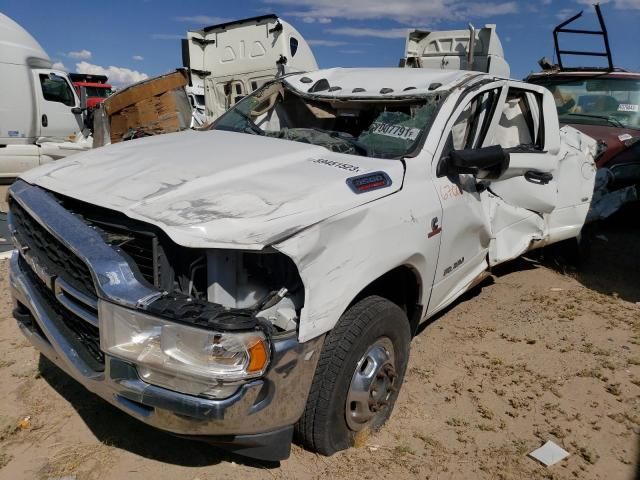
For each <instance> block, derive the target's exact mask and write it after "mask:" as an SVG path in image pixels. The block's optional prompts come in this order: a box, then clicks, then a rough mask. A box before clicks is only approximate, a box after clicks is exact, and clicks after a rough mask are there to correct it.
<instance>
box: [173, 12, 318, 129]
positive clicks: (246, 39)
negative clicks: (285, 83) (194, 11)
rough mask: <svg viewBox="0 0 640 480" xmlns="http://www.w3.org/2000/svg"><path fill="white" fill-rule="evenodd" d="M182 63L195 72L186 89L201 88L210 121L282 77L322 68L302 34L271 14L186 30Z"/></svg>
mask: <svg viewBox="0 0 640 480" xmlns="http://www.w3.org/2000/svg"><path fill="white" fill-rule="evenodd" d="M182 63H183V66H184V67H185V68H187V69H189V71H190V73H191V84H190V86H189V87H188V88H187V91H190V90H189V89H190V88H193V89H194V90H193V91H195V90H196V89H199V88H203V94H204V104H205V107H206V108H205V117H206V119H207V120H208V121H212V120H215V119H216V118H218V117H219V116H220V115H222V114H223V113H224V112H226V111H227V110H228V109H229V108H231V107H232V106H233V105H234V104H235V103H236V102H237V101H238V100H240V99H242V98H243V97H244V96H246V95H247V94H249V93H251V92H253V91H254V90H257V89H258V88H260V87H262V86H263V85H264V84H265V83H267V82H270V81H271V80H273V79H274V78H275V77H276V76H277V75H279V74H285V73H292V72H306V71H311V70H317V69H318V64H317V63H316V59H315V57H314V56H313V52H312V51H311V47H309V44H308V43H307V41H306V40H305V39H304V37H303V36H302V35H301V34H300V32H298V31H297V30H296V29H295V28H294V27H293V26H291V24H289V23H287V22H285V21H284V20H282V19H280V18H278V17H277V16H276V15H273V14H270V15H262V16H259V17H252V18H245V19H242V20H237V21H233V22H226V23H221V24H218V25H212V26H210V27H205V28H203V29H200V30H193V31H190V32H187V38H186V39H183V40H182ZM196 100H197V98H195V97H194V101H196ZM194 108H197V107H194ZM199 116H200V117H201V115H199Z"/></svg>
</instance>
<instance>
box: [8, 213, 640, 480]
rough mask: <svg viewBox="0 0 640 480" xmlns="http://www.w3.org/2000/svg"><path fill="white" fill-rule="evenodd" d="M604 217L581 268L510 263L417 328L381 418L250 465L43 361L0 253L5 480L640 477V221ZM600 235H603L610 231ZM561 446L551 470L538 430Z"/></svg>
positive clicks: (550, 263) (544, 438) (542, 262)
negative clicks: (369, 426) (363, 432)
mask: <svg viewBox="0 0 640 480" xmlns="http://www.w3.org/2000/svg"><path fill="white" fill-rule="evenodd" d="M636 218H637V212H636V213H635V214H633V215H628V216H627V217H623V218H622V219H618V221H617V222H616V221H614V222H609V224H608V225H606V226H605V229H604V231H603V233H604V235H605V236H606V237H601V238H600V239H598V240H596V242H595V244H594V255H593V257H592V260H591V261H590V262H589V263H587V264H586V265H585V268H584V269H583V271H581V272H580V273H576V272H571V271H569V272H566V271H564V269H563V268H562V267H561V266H559V265H558V264H556V263H555V262H554V261H551V260H546V261H545V260H544V259H542V260H541V259H540V258H538V260H526V259H520V260H517V261H514V262H511V263H510V264H508V265H505V266H503V267H501V268H499V269H498V270H496V271H495V272H494V276H493V277H492V278H491V279H490V280H489V281H487V282H485V283H484V284H483V285H481V286H480V287H479V288H477V289H475V290H474V291H472V292H470V293H468V294H467V295H466V296H465V298H463V299H462V300H461V301H458V302H457V303H456V304H455V305H453V306H452V307H451V308H449V309H448V310H447V311H446V312H445V313H443V314H441V315H439V316H438V318H437V319H435V320H433V321H432V322H431V323H430V324H429V325H427V326H426V327H425V328H424V329H423V330H422V331H421V332H420V334H419V335H418V336H417V337H416V338H415V339H414V341H413V344H412V351H411V359H410V365H409V371H408V375H407V378H406V381H405V385H404V386H403V388H402V391H401V394H400V398H399V401H398V403H397V405H396V409H395V411H394V413H393V415H392V418H391V419H390V421H389V423H388V424H387V426H386V427H385V428H384V429H383V430H382V431H381V432H379V433H377V434H375V435H372V436H370V437H368V438H362V439H361V442H360V445H358V447H357V448H352V449H350V450H348V451H345V452H341V453H339V454H336V455H334V456H333V457H329V458H327V457H322V456H318V455H315V454H312V453H309V452H307V451H305V450H303V449H302V448H300V447H298V446H294V448H293V452H292V455H291V458H290V459H289V460H286V461H284V462H281V463H279V464H268V463H258V462H252V461H248V460H246V459H243V458H241V457H237V456H232V455H229V454H226V453H224V452H222V451H220V450H216V449H214V448H212V447H210V446H208V445H206V444H201V443H196V442H192V441H187V440H184V439H178V438H174V437H171V436H169V435H166V434H164V433H161V432H158V431H156V430H154V429H152V428H150V427H147V426H145V425H142V424H141V423H139V422H137V421H136V420H133V419H131V418H129V417H128V416H126V415H125V414H123V413H121V412H119V411H118V410H117V409H115V408H113V407H111V406H110V405H108V404H107V403H105V402H104V401H102V400H100V399H99V398H97V397H95V396H93V395H92V394H90V393H88V392H86V391H85V390H84V389H83V388H82V387H81V386H80V385H78V384H77V383H76V382H74V381H73V380H71V379H69V378H68V377H67V376H66V375H65V374H64V373H62V372H61V371H59V370H58V369H57V368H56V367H55V366H53V365H52V364H50V363H49V362H48V361H46V360H45V359H44V358H41V357H39V355H38V354H37V353H36V351H35V350H34V349H33V348H32V347H31V346H30V345H29V344H28V343H27V342H26V341H25V340H24V338H23V337H22V336H21V335H20V333H19V331H18V329H17V327H16V325H15V321H14V320H13V319H12V318H11V304H10V298H9V295H8V292H7V280H6V279H7V262H6V261H3V262H0V282H1V283H0V387H1V388H0V480H2V479H6V480H15V479H21V478H28V479H34V478H35V479H47V478H59V477H64V476H73V477H75V478H76V479H78V480H85V479H114V480H115V479H122V478H127V479H143V478H154V479H157V480H161V479H177V478H179V479H188V480H193V479H200V480H204V479H214V478H215V479H220V478H283V479H285V478H303V479H307V478H308V479H312V478H338V477H339V478H347V479H369V478H371V479H373V478H375V479H380V478H421V479H425V478H428V479H436V478H437V479H457V478H461V479H471V478H474V479H475V478H480V479H484V478H486V479H494V478H498V479H500V478H518V479H520V478H522V479H530V478H554V479H573V478H580V479H591V478H599V479H607V480H613V479H633V478H640V475H638V474H639V472H640V470H638V468H639V467H638V463H639V458H640V443H639V439H640V305H639V302H640V277H639V275H640V273H639V272H640V256H638V254H637V249H636V248H637V247H636V246H637V245H638V242H639V241H640V226H639V225H638V222H637V221H632V219H636ZM605 238H606V240H605ZM549 439H550V440H553V441H554V442H556V443H557V444H559V445H560V446H562V447H563V448H564V449H566V450H567V451H569V452H570V454H571V455H570V456H569V457H568V458H567V459H566V460H563V461H562V462H561V463H559V464H557V465H555V466H553V467H551V468H545V467H542V466H541V465H539V464H537V463H536V462H535V461H533V460H531V459H530V458H528V457H527V453H528V452H530V451H531V450H533V449H535V448H537V447H539V446H540V445H542V444H543V443H544V442H545V441H547V440H549Z"/></svg>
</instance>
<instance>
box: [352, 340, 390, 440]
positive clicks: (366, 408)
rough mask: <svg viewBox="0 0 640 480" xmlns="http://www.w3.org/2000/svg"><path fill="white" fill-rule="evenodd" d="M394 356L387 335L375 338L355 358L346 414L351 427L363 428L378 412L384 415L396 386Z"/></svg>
mask: <svg viewBox="0 0 640 480" xmlns="http://www.w3.org/2000/svg"><path fill="white" fill-rule="evenodd" d="M396 377H397V375H396V369H395V356H394V352H393V344H392V343H391V340H389V339H388V338H387V337H382V338H380V339H378V340H377V341H376V342H375V343H374V344H373V345H371V346H370V347H369V348H368V349H367V351H366V352H365V353H364V355H363V356H362V357H361V358H360V360H358V364H357V365H356V370H355V372H354V374H353V377H352V378H351V384H350V385H349V391H348V393H347V402H346V406H345V407H346V408H345V415H346V420H347V425H348V426H349V428H350V429H351V430H353V431H356V432H357V431H360V430H362V429H363V428H364V427H365V426H367V424H369V423H371V421H372V420H373V419H374V418H375V417H376V416H378V415H383V414H384V411H385V410H386V408H387V406H388V404H389V398H390V397H391V394H392V393H393V391H394V390H395V379H396Z"/></svg>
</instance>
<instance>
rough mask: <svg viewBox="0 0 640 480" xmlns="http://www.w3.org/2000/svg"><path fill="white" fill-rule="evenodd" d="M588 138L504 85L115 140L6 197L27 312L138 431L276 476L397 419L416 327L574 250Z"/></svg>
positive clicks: (313, 83) (25, 180)
mask: <svg viewBox="0 0 640 480" xmlns="http://www.w3.org/2000/svg"><path fill="white" fill-rule="evenodd" d="M595 150H596V142H595V141H594V140H592V139H591V138H589V137H587V136H585V135H583V134H581V133H580V132H578V131H577V130H574V129H572V128H570V127H567V128H563V129H560V128H559V126H558V118H557V114H556V108H555V103H554V100H553V97H552V95H551V93H550V92H549V91H548V90H546V89H544V88H542V87H539V86H536V85H531V84H526V83H522V82H517V81H512V80H506V79H501V78H497V77H495V76H493V75H489V74H485V73H478V72H465V71H447V70H429V69H331V70H319V71H314V72H310V73H306V74H296V75H292V76H285V77H283V78H280V79H278V80H276V81H273V82H270V83H268V84H266V85H264V86H263V87H261V88H259V89H258V90H257V91H256V92H255V93H253V94H251V95H249V96H247V97H245V98H244V99H242V100H241V101H239V102H238V103H237V104H236V105H235V106H234V107H233V108H232V109H231V110H230V111H228V112H227V113H226V114H224V115H223V116H222V117H220V118H219V119H218V120H217V121H216V122H215V123H214V124H213V125H212V126H211V128H210V129H208V130H201V131H193V130H190V131H184V132H180V133H175V134H167V135H161V136H157V137H150V138H144V139H140V140H136V141H134V142H124V143H120V144H115V145H110V146H107V147H105V148H101V149H98V150H94V151H90V152H87V153H83V154H80V155H75V156H73V157H71V158H69V159H65V160H62V161H59V162H56V163H55V164H51V165H46V166H43V167H40V168H38V169H35V170H31V171H29V172H27V173H25V174H23V175H22V176H21V177H20V178H19V179H18V181H17V182H16V183H15V184H14V185H13V186H12V187H11V189H10V193H9V198H8V201H9V204H10V215H9V221H10V229H11V232H12V235H13V239H14V241H15V244H16V248H17V253H16V254H14V256H13V258H12V260H11V278H10V283H11V290H12V295H13V299H14V307H15V310H14V316H15V318H16V319H17V321H18V324H19V325H20V327H21V329H22V331H23V332H24V334H25V335H26V336H27V337H28V338H29V340H30V341H31V343H33V345H34V346H35V347H36V348H38V349H39V350H40V351H41V352H42V353H43V354H44V355H45V356H47V357H48V358H49V359H51V360H52V361H53V362H55V363H56V364H57V365H58V366H59V367H60V368H61V369H63V370H64V371H65V372H67V373H68V374H69V375H70V376H72V377H73V378H75V379H76V380H77V381H78V382H80V383H81V384H82V385H84V386H85V387H86V388H87V389H88V390H90V391H92V392H94V393H96V394H97V395H99V396H101V397H102V398H104V399H105V400H107V401H108V402H110V403H112V404H113V405H115V406H116V407H118V408H120V409H122V410H123V411H125V412H127V413H128V414H130V415H132V416H134V417H135V418H137V419H139V420H141V421H143V422H145V423H147V424H149V425H153V426H155V427H158V428H160V429H163V430H166V431H169V432H173V433H175V434H178V435H181V436H193V437H196V438H202V439H206V440H208V441H210V442H213V443H214V444H219V445H223V446H225V447H226V448H229V449H231V450H234V451H236V452H238V453H241V454H244V455H248V456H252V457H256V458H261V459H270V460H276V459H283V458H286V457H287V456H288V455H289V450H290V444H291V441H292V437H293V435H294V430H295V432H297V437H298V438H299V439H300V442H301V443H302V444H303V445H305V446H306V447H307V448H309V449H312V450H314V451H317V452H320V453H322V454H326V455H329V454H332V453H334V452H336V451H338V450H341V449H345V448H348V447H349V446H350V445H351V444H352V442H353V439H354V438H355V435H356V434H357V433H358V432H360V431H362V430H364V429H372V430H375V429H378V428H380V427H381V426H382V425H383V423H384V422H385V421H386V419H387V418H388V417H389V415H390V414H391V412H392V409H393V406H394V402H395V400H396V398H397V395H398V390H399V388H400V386H401V384H402V381H403V377H404V374H405V370H406V366H407V359H408V356H409V345H410V341H411V338H412V336H413V335H414V334H415V333H416V331H417V328H418V326H419V324H420V323H422V322H424V321H426V320H427V319H428V318H429V317H431V316H433V315H434V314H435V313H436V312H438V311H440V310H442V309H443V308H445V307H446V306H447V305H449V304H450V303H451V302H453V301H454V300H455V299H456V298H458V297H459V296H460V295H461V294H462V293H464V292H465V291H467V290H469V289H470V288H471V287H473V286H474V285H476V284H477V283H478V282H479V281H481V279H483V278H484V277H485V276H486V275H487V274H488V272H490V269H491V267H492V266H494V265H496V264H498V263H501V262H505V261H508V260H510V259H513V258H515V257H517V256H519V255H520V254H522V253H523V252H526V251H527V250H530V249H533V248H537V247H540V246H543V245H546V244H549V243H553V242H558V241H561V240H565V239H570V238H573V237H576V236H577V235H579V233H580V230H581V227H582V225H583V222H584V219H585V216H586V214H587V211H588V209H589V203H590V200H591V196H592V191H593V183H594V175H595V165H594V160H593V157H594V153H595Z"/></svg>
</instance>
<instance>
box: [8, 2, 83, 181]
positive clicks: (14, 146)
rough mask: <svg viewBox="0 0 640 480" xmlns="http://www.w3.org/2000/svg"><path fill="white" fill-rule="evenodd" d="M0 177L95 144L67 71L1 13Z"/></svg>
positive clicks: (16, 173)
mask: <svg viewBox="0 0 640 480" xmlns="http://www.w3.org/2000/svg"><path fill="white" fill-rule="evenodd" d="M0 78H2V88H1V89H0V178H15V177H16V176H17V175H18V174H19V173H21V172H23V171H25V170H28V169H30V168H33V167H36V166H38V165H42V164H44V163H47V162H50V161H52V160H56V159H58V158H62V157H66V156H68V155H71V154H72V153H76V152H78V151H82V150H86V149H88V148H90V147H91V144H90V142H89V141H88V140H87V138H86V137H85V136H84V135H83V134H82V130H83V117H82V109H81V107H80V101H79V99H78V97H77V95H76V93H75V91H74V89H73V86H72V84H71V81H70V80H69V78H68V76H67V73H66V72H63V71H61V70H57V69H54V68H52V62H51V59H50V58H49V56H48V55H47V53H46V52H45V51H44V49H43V48H42V47H41V46H40V44H39V43H38V42H37V41H36V40H35V38H33V36H31V34H29V32H27V31H26V30H25V29H24V28H22V27H21V26H20V25H18V24H17V23H16V22H14V21H13V20H12V19H10V18H9V17H7V16H6V15H4V14H2V13H0Z"/></svg>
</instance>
